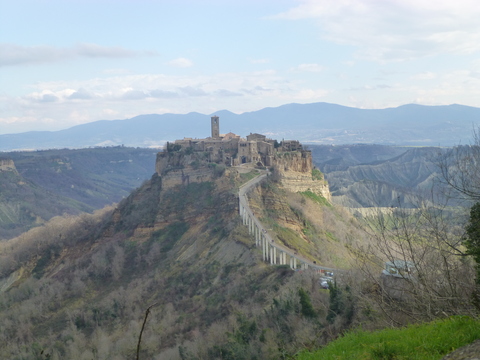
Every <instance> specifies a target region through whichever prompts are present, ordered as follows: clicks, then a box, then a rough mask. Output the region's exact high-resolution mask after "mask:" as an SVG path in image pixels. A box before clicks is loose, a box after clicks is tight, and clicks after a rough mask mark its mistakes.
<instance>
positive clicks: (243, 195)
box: [238, 171, 337, 272]
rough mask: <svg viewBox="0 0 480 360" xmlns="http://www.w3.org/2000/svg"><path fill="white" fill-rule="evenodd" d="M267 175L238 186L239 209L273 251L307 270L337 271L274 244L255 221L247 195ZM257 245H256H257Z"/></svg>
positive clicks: (263, 172)
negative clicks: (287, 257)
mask: <svg viewBox="0 0 480 360" xmlns="http://www.w3.org/2000/svg"><path fill="white" fill-rule="evenodd" d="M269 174H270V173H269V172H268V171H262V172H261V174H260V175H258V176H257V177H255V178H253V179H251V180H249V181H247V182H246V183H245V184H243V185H242V186H240V188H239V189H238V197H239V203H240V206H241V207H242V206H243V208H244V209H245V211H246V212H247V214H248V216H249V217H250V218H251V219H252V220H253V222H254V224H255V226H256V227H257V228H258V229H259V231H260V232H261V233H262V234H263V236H264V237H265V238H266V239H267V243H268V244H269V246H271V247H274V248H275V249H277V250H279V252H284V253H286V254H288V255H289V256H290V258H295V259H296V260H298V262H300V263H301V264H306V265H308V268H312V269H315V270H319V271H329V272H334V271H337V269H333V268H328V267H324V266H319V265H317V264H315V263H313V262H312V261H310V260H308V259H306V258H304V257H303V256H301V255H298V254H297V253H296V252H295V251H293V250H292V249H289V248H287V247H285V246H283V245H281V244H279V243H277V242H275V239H274V238H273V237H272V236H271V235H270V233H269V232H268V230H267V229H266V228H265V227H264V226H263V225H262V223H261V222H260V221H259V220H258V219H257V217H256V216H255V214H254V213H253V211H252V210H251V209H250V206H249V204H248V197H247V193H248V192H249V191H250V190H251V189H252V188H253V187H254V186H256V185H257V184H258V183H260V182H261V181H263V180H264V179H266V178H267V177H268V176H269ZM257 245H258V243H257Z"/></svg>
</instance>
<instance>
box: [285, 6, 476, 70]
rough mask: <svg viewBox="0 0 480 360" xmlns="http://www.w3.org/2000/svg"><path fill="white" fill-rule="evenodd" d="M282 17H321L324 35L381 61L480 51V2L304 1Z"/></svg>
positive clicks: (293, 18)
mask: <svg viewBox="0 0 480 360" xmlns="http://www.w3.org/2000/svg"><path fill="white" fill-rule="evenodd" d="M275 17H276V18H280V19H288V20H301V19H308V18H310V19H317V20H319V21H318V24H319V26H320V29H321V36H322V37H323V38H325V39H327V40H331V41H334V42H337V43H340V44H348V45H353V46H355V47H357V48H358V52H357V55H358V56H359V57H361V58H365V59H369V60H375V61H391V60H395V61H398V60H409V59H414V58H418V57H423V56H428V55H435V54H439V53H454V54H458V53H462V54H468V53H473V52H476V51H480V21H478V18H479V17H480V2H478V1H476V0H456V1H451V0H436V1H431V0H381V1H378V0H323V1H318V0H301V1H300V4H299V5H298V6H296V7H295V8H292V9H290V10H288V11H287V12H284V13H281V14H278V15H276V16H275Z"/></svg>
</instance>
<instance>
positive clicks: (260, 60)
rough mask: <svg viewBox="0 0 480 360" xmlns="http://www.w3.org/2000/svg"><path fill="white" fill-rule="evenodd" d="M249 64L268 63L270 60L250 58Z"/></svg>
mask: <svg viewBox="0 0 480 360" xmlns="http://www.w3.org/2000/svg"><path fill="white" fill-rule="evenodd" d="M249 61H250V63H251V64H268V63H269V62H270V60H268V59H250V60H249Z"/></svg>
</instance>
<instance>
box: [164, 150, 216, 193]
mask: <svg viewBox="0 0 480 360" xmlns="http://www.w3.org/2000/svg"><path fill="white" fill-rule="evenodd" d="M204 154H205V153H203V152H194V153H191V154H187V153H185V152H180V151H177V152H160V153H158V154H157V161H156V164H155V171H156V173H157V174H158V175H160V176H161V177H162V186H163V188H164V189H170V188H173V187H175V186H176V185H188V184H190V183H202V182H206V181H212V180H213V179H214V178H215V176H216V174H220V175H221V173H222V171H223V170H224V169H225V167H224V166H222V165H218V164H215V163H209V162H207V157H206V156H205V155H204Z"/></svg>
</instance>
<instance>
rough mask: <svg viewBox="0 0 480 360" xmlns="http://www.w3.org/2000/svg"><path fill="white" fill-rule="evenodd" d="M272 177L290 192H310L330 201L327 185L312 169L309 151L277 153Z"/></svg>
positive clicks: (317, 171) (320, 175) (315, 170)
mask: <svg viewBox="0 0 480 360" xmlns="http://www.w3.org/2000/svg"><path fill="white" fill-rule="evenodd" d="M273 168H274V176H275V177H276V178H277V180H278V181H279V182H280V183H281V184H282V185H283V187H285V188H286V189H287V190H289V191H291V192H304V191H311V192H313V193H315V194H317V195H321V196H323V197H324V198H326V199H327V200H328V201H331V194H330V190H329V188H328V183H327V182H326V181H325V179H324V177H323V174H322V173H321V172H320V171H319V170H317V169H315V168H314V166H313V164H312V153H311V152H310V151H306V150H303V151H290V152H284V153H277V154H276V155H275V157H274V159H273Z"/></svg>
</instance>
